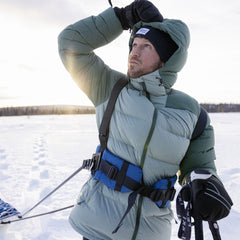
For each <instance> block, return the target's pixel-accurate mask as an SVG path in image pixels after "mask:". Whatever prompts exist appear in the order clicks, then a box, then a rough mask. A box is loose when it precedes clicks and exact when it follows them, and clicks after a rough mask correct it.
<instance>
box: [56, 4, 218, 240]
mask: <svg viewBox="0 0 240 240" xmlns="http://www.w3.org/2000/svg"><path fill="white" fill-rule="evenodd" d="M145 25H148V26H149V25H150V26H152V27H155V28H157V29H161V30H162V31H165V32H167V33H168V34H169V35H170V36H171V37H172V39H173V40H174V41H175V42H176V43H177V45H178V50H177V51H176V52H175V53H174V54H173V56H172V57H170V59H169V60H168V61H167V62H166V63H165V65H164V67H162V68H160V69H159V70H157V71H155V72H152V73H150V74H147V75H144V76H141V77H139V78H137V79H129V84H128V85H127V86H126V87H124V88H123V90H122V91H121V93H120V94H119V97H118V99H117V102H116V104H115V109H114V112H113V115H112V118H111V122H110V130H109V131H110V133H109V140H108V143H107V148H108V150H109V151H111V152H112V153H113V154H115V155H117V156H118V157H120V158H122V159H125V160H126V161H128V162H130V163H133V164H135V165H137V166H139V167H141V168H142V171H143V181H144V183H145V184H146V185H153V184H154V183H155V182H156V181H157V180H159V179H161V178H166V177H171V176H173V175H175V174H176V173H177V172H178V171H179V182H180V184H182V183H183V182H184V181H185V180H186V179H187V178H188V176H189V173H190V172H191V171H192V170H193V169H195V168H199V167H200V168H207V169H208V170H210V171H212V172H213V173H214V174H216V169H215V165H214V159H215V153H214V136H213V129H212V127H211V125H210V122H209V118H208V123H207V126H206V129H205V131H204V132H203V133H202V135H201V136H200V137H199V138H198V139H196V140H194V141H190V139H191V135H192V132H193V130H194V127H195V125H196V122H197V119H198V116H199V113H200V107H199V104H198V103H197V101H196V100H194V99H193V98H192V97H190V96H188V95H186V94H184V93H182V92H180V91H177V90H174V89H172V86H173V84H174V83H175V81H176V79H177V73H178V72H179V71H180V70H181V69H182V67H183V66H184V64H185V61H186V58H187V48H188V45H189V31H188V28H187V26H186V25H185V24H184V23H183V22H181V21H179V20H169V19H165V20H164V21H163V22H157V23H144V22H139V23H137V24H136V25H135V26H134V29H133V30H132V35H134V34H135V32H136V31H137V30H138V29H139V28H140V27H142V26H145ZM122 31H123V30H122V27H121V24H120V22H119V20H118V18H117V17H116V15H115V13H114V10H113V9H112V8H109V9H107V10H105V11H104V12H102V13H101V14H99V15H98V16H91V17H88V18H86V19H83V20H80V21H78V22H76V23H75V24H73V25H70V26H68V27H67V28H66V29H64V30H63V31H62V32H61V34H60V35H59V53H60V57H61V59H62V62H63V64H64V66H65V67H66V69H67V70H68V71H69V73H70V74H71V76H72V78H73V79H74V80H75V82H76V83H77V85H78V86H79V87H80V88H81V89H82V90H83V91H84V92H85V93H86V94H87V96H88V97H89V99H90V100H91V101H92V102H93V104H94V106H95V107H96V119H97V125H98V127H99V126H100V123H101V120H102V117H103V114H104V111H105V108H106V105H107V103H108V99H109V95H110V93H111V90H112V88H113V86H114V84H115V83H116V82H117V81H118V80H119V79H120V78H121V77H123V76H126V75H125V74H123V73H120V72H117V71H115V70H113V69H111V68H110V67H109V66H107V65H106V64H105V63H104V62H103V61H102V60H101V59H100V58H99V57H98V56H97V55H95V53H94V52H93V50H94V49H96V48H98V47H101V46H104V45H106V44H108V43H110V42H111V41H112V40H114V39H115V38H117V37H118V36H119V35H120V34H121V33H122ZM132 39H133V38H132V37H130V42H129V45H130V48H131V42H132ZM143 83H145V86H146V88H143ZM146 91H147V92H148V94H149V96H150V99H148V98H147V97H146ZM156 110H157V115H156V117H155V119H154V120H155V121H156V125H155V127H154V129H153V134H152V137H151V139H150V142H149V144H148V145H147V146H146V139H147V137H148V135H149V131H150V129H151V127H152V124H153V122H154V121H153V116H154V111H156ZM190 143H191V144H190ZM144 148H147V152H146V155H144V154H143V152H144ZM93 151H94V149H93ZM128 195H129V193H122V192H117V191H114V190H112V189H109V188H108V187H107V186H105V185H104V184H103V183H101V182H99V181H97V180H95V179H93V178H92V177H90V179H89V180H88V181H87V182H86V183H85V185H84V186H83V188H82V189H81V191H80V195H79V197H78V199H77V204H76V206H75V207H74V209H73V210H72V212H71V215H70V218H69V221H70V223H71V225H72V226H73V228H74V229H75V230H76V231H78V232H79V233H80V234H82V235H83V236H85V237H87V238H89V239H91V240H110V239H115V240H135V239H137V240H146V239H151V240H167V239H170V235H171V220H172V211H171V207H170V206H169V207H167V208H158V206H157V205H156V204H155V203H154V202H152V201H151V200H150V199H149V198H146V197H138V198H137V201H136V203H135V205H134V207H133V208H132V209H131V211H130V212H129V214H128V215H127V216H126V218H125V219H124V222H123V225H122V226H121V228H120V229H119V231H118V232H117V233H115V234H112V231H113V229H114V228H115V227H116V226H117V224H118V223H119V220H120V219H121V217H122V215H123V213H124V212H125V210H126V208H127V205H128Z"/></svg>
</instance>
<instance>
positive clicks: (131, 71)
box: [127, 37, 164, 78]
mask: <svg viewBox="0 0 240 240" xmlns="http://www.w3.org/2000/svg"><path fill="white" fill-rule="evenodd" d="M163 64H164V63H163V62H161V60H160V57H159V55H158V53H157V51H156V50H155V48H154V46H153V45H152V43H151V42H150V41H148V40H147V39H145V38H141V37H135V38H134V41H133V44H132V50H131V52H130V54H129V58H128V73H127V74H128V76H129V77H131V78H138V77H140V76H142V75H145V74H148V73H151V72H153V71H155V70H157V69H158V68H160V67H162V66H163Z"/></svg>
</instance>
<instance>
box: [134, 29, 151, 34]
mask: <svg viewBox="0 0 240 240" xmlns="http://www.w3.org/2000/svg"><path fill="white" fill-rule="evenodd" d="M149 31H150V29H148V28H140V29H139V30H138V31H137V32H136V34H140V35H146V34H147V33H148V32H149Z"/></svg>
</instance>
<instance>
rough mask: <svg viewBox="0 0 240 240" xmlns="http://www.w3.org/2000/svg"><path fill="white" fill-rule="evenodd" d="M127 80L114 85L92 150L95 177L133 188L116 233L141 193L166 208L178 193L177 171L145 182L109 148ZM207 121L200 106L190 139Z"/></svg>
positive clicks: (120, 188) (122, 189)
mask: <svg viewBox="0 0 240 240" xmlns="http://www.w3.org/2000/svg"><path fill="white" fill-rule="evenodd" d="M127 84H128V80H127V79H126V78H121V79H119V80H118V82H117V83H116V84H115V85H114V87H113V90H112V92H111V95H110V98H109V101H108V104H107V107H106V110H105V112H104V115H103V119H102V122H101V125H100V128H99V140H100V146H98V147H97V150H96V153H95V154H93V157H92V166H91V174H92V176H93V178H94V179H96V180H99V181H101V182H102V183H104V184H105V185H106V186H107V187H109V188H111V189H113V190H115V191H119V192H130V191H131V192H132V193H130V194H129V196H128V207H127V209H126V211H125V213H124V215H123V217H122V218H121V220H120V222H119V224H118V226H117V227H116V229H115V230H114V231H113V233H116V232H117V231H118V229H119V228H120V226H121V224H122V222H123V220H124V218H125V217H126V215H127V214H128V212H129V211H130V210H131V208H132V207H133V205H134V203H135V201H136V198H137V195H138V194H140V195H141V196H143V197H148V198H149V199H151V200H152V201H153V202H155V203H156V204H157V206H158V207H159V208H166V207H167V206H168V205H169V204H170V202H171V201H172V200H173V199H174V196H175V193H176V190H175V189H174V184H175V182H176V180H177V176H176V175H175V176H172V177H169V178H164V179H160V180H159V181H157V182H156V183H155V184H154V185H153V186H147V185H144V184H143V181H142V179H143V172H142V169H141V168H140V167H138V166H136V165H134V164H131V163H129V162H127V161H125V160H124V159H121V158H120V157H118V156H116V155H114V154H113V153H111V152H110V151H109V150H108V149H107V141H108V136H109V124H110V120H111V116H112V113H113V110H114V106H115V103H116V100H117V98H118V95H119V93H120V92H121V90H122V89H123V87H124V86H126V85H127ZM155 112H156V111H155ZM206 122H207V114H206V111H205V110H204V109H203V108H201V113H200V116H199V118H198V121H197V124H196V127H195V129H194V131H193V134H192V138H191V140H194V139H195V138H197V137H198V136H199V135H200V134H201V133H202V132H203V130H204V128H205V126H206ZM150 132H151V131H150ZM151 134H152V133H151ZM151 134H150V138H151Z"/></svg>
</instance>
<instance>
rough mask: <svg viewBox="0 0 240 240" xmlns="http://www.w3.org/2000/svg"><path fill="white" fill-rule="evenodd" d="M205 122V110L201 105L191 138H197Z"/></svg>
mask: <svg viewBox="0 0 240 240" xmlns="http://www.w3.org/2000/svg"><path fill="white" fill-rule="evenodd" d="M206 124H207V112H206V110H205V109H204V108H203V107H201V112H200V115H199V117H198V120H197V123H196V126H195V128H194V130H193V133H192V137H191V140H194V139H196V138H198V137H199V136H200V135H201V134H202V132H203V131H204V129H205V127H206Z"/></svg>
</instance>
